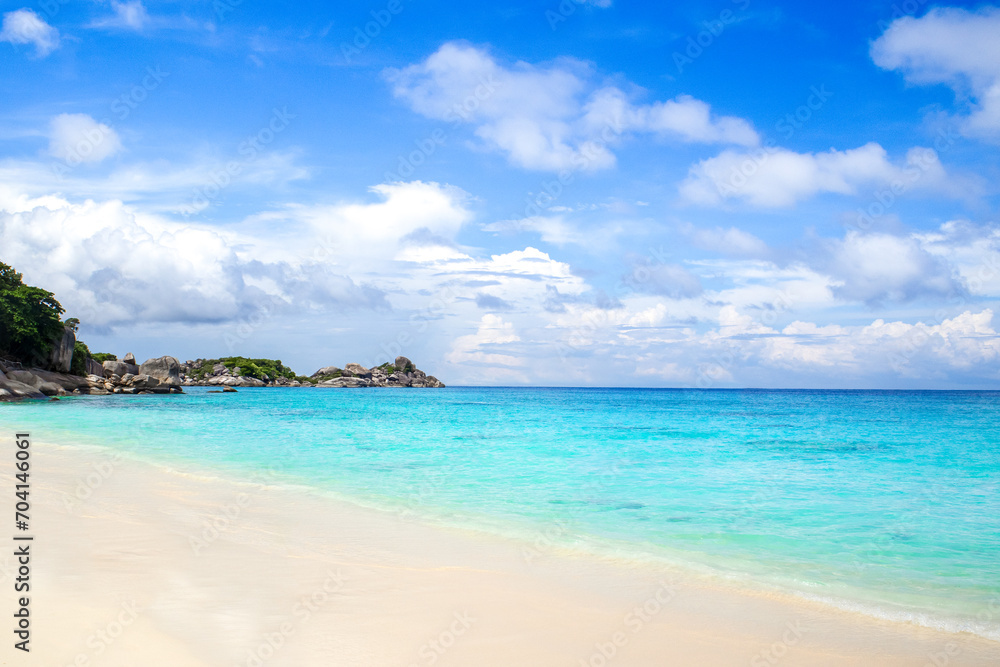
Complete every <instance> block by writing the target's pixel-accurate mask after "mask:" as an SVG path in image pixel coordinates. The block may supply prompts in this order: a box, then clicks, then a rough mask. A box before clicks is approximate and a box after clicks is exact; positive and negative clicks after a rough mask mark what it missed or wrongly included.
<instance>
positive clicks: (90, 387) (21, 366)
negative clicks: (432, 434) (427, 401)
mask: <svg viewBox="0 0 1000 667" xmlns="http://www.w3.org/2000/svg"><path fill="white" fill-rule="evenodd" d="M63 313H65V309H63V307H62V306H61V305H60V304H59V302H58V301H57V300H56V299H55V296H54V295H53V294H52V293H51V292H47V291H46V290H43V289H41V288H39V287H33V286H31V285H25V284H24V281H23V280H22V276H21V274H20V273H18V272H17V271H15V270H14V269H13V267H11V266H8V265H7V264H4V263H2V262H0V400H3V399H20V398H46V397H58V396H66V395H69V394H98V395H99V394H178V393H183V391H184V389H183V388H184V387H196V386H206V387H221V388H222V389H224V390H226V391H234V388H235V387H318V388H362V387H398V388H439V387H444V386H445V385H444V383H443V382H441V381H440V380H438V379H437V378H436V377H434V376H433V375H427V373H425V372H424V371H422V370H420V369H418V368H417V367H416V366H415V365H414V364H413V362H412V361H410V360H409V359H408V358H406V357H402V356H400V357H396V360H395V361H394V362H386V363H384V364H381V365H379V366H375V367H373V368H365V367H364V366H362V365H361V364H357V363H349V364H346V365H345V366H344V367H343V368H339V367H337V366H326V367H323V368H320V369H319V370H317V371H316V372H315V373H313V374H312V375H310V376H308V377H307V376H302V375H297V374H296V373H295V372H294V371H292V369H290V368H288V367H287V366H285V365H284V364H282V363H281V361H280V360H275V359H248V358H246V357H223V358H221V359H197V360H194V361H190V360H189V361H185V362H184V363H180V362H179V361H178V360H177V359H175V358H174V357H170V356H163V357H156V358H153V359H147V360H146V361H144V362H143V363H142V364H139V363H137V361H136V358H135V356H134V355H133V354H132V353H131V352H130V353H128V354H126V355H125V356H124V357H122V358H121V359H120V360H119V359H118V357H117V355H114V354H111V353H106V352H98V353H92V352H91V351H90V349H89V348H88V347H87V345H86V344H85V343H84V342H83V341H80V340H77V338H76V334H77V331H78V326H79V324H80V322H79V320H77V319H75V318H69V319H67V320H65V321H63V320H62V315H63Z"/></svg>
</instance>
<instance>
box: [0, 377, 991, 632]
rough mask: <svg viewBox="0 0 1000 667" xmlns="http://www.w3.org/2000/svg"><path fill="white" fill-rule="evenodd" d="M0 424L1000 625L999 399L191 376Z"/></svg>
mask: <svg viewBox="0 0 1000 667" xmlns="http://www.w3.org/2000/svg"><path fill="white" fill-rule="evenodd" d="M0 429H2V430H0V432H2V431H8V432H11V433H13V432H14V431H15V430H18V431H20V430H25V429H27V430H29V431H30V432H31V433H32V435H33V437H34V439H35V440H38V441H50V442H55V443H60V444H69V443H81V444H92V445H100V446H106V447H111V448H114V449H118V450H122V451H125V452H128V453H129V454H130V455H132V456H137V457H140V458H144V459H147V460H153V461H159V462H165V463H168V464H170V465H173V466H177V467H181V468H185V467H190V468H192V469H196V470H200V471H204V470H209V471H216V472H219V473H225V474H226V475H230V476H237V477H243V478H251V479H255V480H258V481H266V482H267V483H271V484H296V485H307V486H309V487H312V488H315V489H317V490H320V491H322V492H328V493H333V494H336V495H338V496H341V497H346V498H350V499H353V500H355V501H357V502H360V503H363V504H367V505H372V506H376V507H380V508H384V509H389V510H393V511H398V512H400V513H402V514H404V515H414V516H420V517H423V518H425V519H427V520H434V521H441V522H447V523H451V524H459V525H465V526H469V527H475V528H480V529H484V530H490V531H496V532H500V533H506V534H512V535H516V536H519V537H521V538H523V539H524V540H526V541H527V546H526V548H525V551H524V555H525V558H527V559H531V558H536V557H545V556H546V555H547V554H549V553H555V552H557V551H560V550H564V549H574V550H587V551H592V552H595V553H598V554H601V555H604V556H607V557H614V558H622V559H630V560H647V561H660V560H662V561H667V562H671V563H675V564H681V565H685V566H688V567H694V568H697V569H699V570H701V571H702V572H705V573H708V575H709V576H715V577H720V578H722V579H723V580H727V581H734V582H740V583H741V584H745V585H752V586H760V587H765V588H769V589H777V590H781V591H784V592H790V593H792V594H795V595H800V596H805V597H809V598H813V599H820V600H823V601H826V602H828V603H830V604H834V605H838V606H841V607H845V608H851V609H855V610H860V611H863V612H866V613H869V614H872V615H876V616H882V617H887V618H892V619H897V620H910V621H913V622H917V623H921V624H925V625H929V626H933V627H939V628H943V629H948V630H966V631H971V632H975V633H976V634H980V635H983V636H986V637H991V638H994V639H1000V392H904V391H764V390H731V391H730V390H706V391H701V390H646V389H546V388H448V389H441V390H426V391H415V390H409V391H407V390H338V389H292V388H289V389H257V390H253V389H242V390H240V392H239V393H237V394H226V395H222V394H209V393H207V389H204V388H192V389H189V390H188V393H187V394H186V395H183V396H131V397H128V396H114V397H78V398H69V399H64V400H62V401H60V402H58V403H55V402H52V403H46V402H23V403H8V404H0Z"/></svg>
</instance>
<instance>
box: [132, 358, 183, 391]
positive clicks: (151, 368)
mask: <svg viewBox="0 0 1000 667" xmlns="http://www.w3.org/2000/svg"><path fill="white" fill-rule="evenodd" d="M139 375H140V376H142V375H148V376H149V377H151V378H154V379H156V380H159V384H162V385H164V386H168V387H179V386H181V365H180V362H178V361H177V360H176V359H174V358H173V357H157V358H156V359H147V360H146V361H144V362H142V366H140V367H139Z"/></svg>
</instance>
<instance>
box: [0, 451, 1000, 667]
mask: <svg viewBox="0 0 1000 667" xmlns="http://www.w3.org/2000/svg"><path fill="white" fill-rule="evenodd" d="M33 447H37V459H36V466H37V469H38V472H39V474H38V477H37V478H36V484H37V491H36V493H37V495H36V496H35V498H34V500H35V503H36V507H37V509H36V512H37V513H38V514H39V518H38V525H39V528H38V535H39V542H41V543H42V544H44V545H45V550H43V551H41V552H40V556H39V558H38V564H37V571H38V572H39V577H40V579H39V580H40V581H47V583H46V584H44V585H43V584H40V588H41V590H40V591H39V592H38V593H37V596H38V605H37V606H36V609H37V611H36V612H35V613H36V614H37V620H36V623H37V627H38V632H37V635H36V636H37V637H38V644H39V646H38V648H39V652H41V653H42V654H43V655H46V656H49V657H50V659H52V660H54V661H56V662H53V664H60V665H63V664H72V663H73V660H74V659H75V656H76V655H79V654H80V653H84V654H88V655H90V659H91V660H94V662H93V664H118V663H116V662H113V661H111V660H112V657H113V656H114V660H120V659H123V658H125V657H126V656H127V657H129V658H134V657H137V656H140V655H141V656H143V657H144V659H145V660H144V663H145V664H174V665H178V664H179V665H187V664H191V665H202V664H204V665H214V664H230V665H244V664H248V665H253V664H254V662H253V660H251V659H250V655H251V653H252V652H253V651H255V650H257V649H258V648H260V647H261V646H265V648H264V649H263V653H268V652H269V650H268V649H267V648H266V647H267V646H270V644H269V643H268V642H267V641H266V640H267V638H268V636H270V638H271V639H274V640H275V642H277V638H278V637H279V636H280V637H281V638H282V641H281V646H280V647H271V649H272V652H273V656H272V657H269V658H267V659H266V660H263V661H262V663H261V664H267V665H272V664H273V665H284V664H288V665H292V664H295V665H312V664H329V663H328V662H326V661H325V660H326V659H328V658H329V656H330V655H333V654H332V653H330V651H333V650H335V649H336V650H337V653H336V655H339V656H341V659H340V661H338V664H359V665H361V664H403V665H410V664H413V665H421V664H432V663H431V662H430V660H431V658H433V664H443V665H447V664H456V665H457V664H498V665H499V664H518V663H520V664H567V665H578V664H584V665H587V664H594V665H598V664H611V663H612V662H613V663H614V664H660V663H661V662H662V660H663V656H665V655H667V656H671V660H670V662H676V663H677V664H736V663H738V664H776V662H771V661H770V660H771V659H772V658H778V657H779V656H778V653H781V654H782V656H784V655H785V654H787V656H788V657H787V660H788V662H789V664H805V665H811V664H817V665H820V664H866V663H867V664H870V662H871V660H872V659H873V658H875V657H876V656H877V658H878V660H879V664H889V665H894V664H899V665H904V664H925V663H926V662H928V661H929V660H930V659H931V658H930V657H929V656H940V655H943V656H945V657H946V658H947V660H948V664H949V665H978V664H990V663H991V662H995V661H996V660H997V659H998V657H1000V643H997V642H993V641H990V640H987V639H983V638H981V637H978V636H975V635H972V634H970V633H949V632H944V631H940V630H935V629H931V628H927V627H922V626H918V625H915V624H912V623H898V622H893V621H888V620H880V619H877V618H873V617H869V616H866V615H863V614H860V613H855V612H849V611H844V610H837V609H834V608H832V607H829V606H827V605H824V604H823V603H820V602H818V601H813V602H810V601H808V600H804V599H802V600H795V599H792V597H791V596H782V595H773V594H770V593H768V592H766V591H751V590H744V589H742V588H741V587H736V586H734V587H731V588H724V587H721V586H718V585H712V584H711V582H709V581H708V580H707V579H705V578H701V577H697V576H696V575H694V574H693V573H690V572H685V571H682V570H680V569H678V568H667V567H664V566H661V565H656V564H641V563H638V562H625V561H620V562H611V561H610V560H609V559H602V558H600V557H597V556H594V555H587V554H585V553H582V552H581V553H565V552H563V551H562V550H560V549H553V550H552V551H551V552H544V553H541V554H540V555H539V557H537V558H534V559H531V561H530V562H526V559H525V558H524V557H523V553H522V551H521V550H522V549H523V548H525V547H526V546H528V547H530V543H526V542H522V541H518V540H516V539H513V538H507V537H501V536H499V535H494V534H488V533H486V532H483V531H473V530H469V529H465V528H457V527H448V526H445V525H438V524H432V523H428V522H426V521H425V520H423V519H421V518H420V517H403V516H401V515H398V514H393V513H390V512H385V511H380V510H377V509H374V508H371V507H368V506H362V505H359V504H355V503H351V502H349V501H348V500H346V499H334V498H332V497H329V496H327V495H326V494H321V493H316V492H314V493H309V492H307V491H306V490H305V489H293V488H288V487H284V486H276V485H272V486H267V485H260V484H255V483H253V482H246V481H239V480H235V479H223V478H221V477H219V476H217V474H216V473H217V471H212V472H211V473H209V474H204V472H205V471H191V472H182V471H180V470H175V469H171V468H170V467H169V465H164V464H161V463H154V462H149V461H146V460H140V459H133V458H132V457H131V456H130V455H125V456H122V457H119V458H117V460H115V461H114V462H112V463H111V465H110V470H109V468H108V467H107V454H109V453H111V452H113V450H110V449H109V450H106V451H103V452H101V451H99V449H101V448H100V447H99V446H94V445H85V446H76V445H53V444H44V443H33ZM102 463H103V464H104V465H105V468H104V470H105V471H106V472H108V474H107V476H106V477H104V476H101V479H100V481H99V483H96V484H95V485H94V488H92V489H91V493H90V495H89V496H88V497H86V498H85V499H82V500H79V502H78V503H77V505H76V506H75V507H71V506H69V505H67V504H66V502H65V498H66V495H65V494H67V493H69V494H70V495H72V493H73V491H72V490H73V489H74V488H75V487H76V485H78V484H79V483H81V482H83V483H84V484H85V485H86V482H85V480H86V479H87V474H89V472H88V471H91V470H93V469H94V468H93V466H95V465H98V466H99V465H101V464H102ZM0 467H2V468H3V469H4V472H5V474H9V472H10V470H9V468H10V464H9V463H8V462H6V461H5V462H3V465H2V466H0ZM213 524H214V525H213ZM54 554H63V556H62V558H57V557H56V556H55V555H54ZM65 554H74V557H73V559H67V558H66V557H65ZM70 560H72V561H73V562H70ZM337 572H339V573H340V574H341V575H343V577H342V581H341V579H337V578H336V577H334V578H333V579H331V577H333V575H334V574H336V573H337ZM41 573H47V574H48V575H50V576H49V578H48V579H47V580H45V579H43V578H42V575H41ZM717 583H718V582H716V584H717ZM331 588H333V589H335V590H327V589H331ZM78 589H79V590H78ZM310 591H312V593H310ZM310 595H315V597H316V599H324V600H326V602H325V603H324V605H322V606H320V607H318V608H317V609H316V610H313V611H310V609H309V605H306V606H301V605H300V603H301V601H302V600H303V599H306V600H307V601H308V600H311V599H312V598H311V597H310ZM303 596H305V598H303ZM126 598H131V599H134V601H135V603H136V604H137V605H138V608H141V609H143V610H145V611H140V612H139V613H138V615H137V620H136V622H135V627H134V629H130V630H129V632H128V633H123V634H122V639H121V640H120V641H116V642H115V643H114V645H110V646H108V647H107V648H106V652H105V651H102V653H101V656H100V657H98V656H97V655H94V653H95V652H96V649H90V648H87V637H88V636H89V634H87V633H84V631H85V630H86V629H87V628H90V630H89V633H92V632H93V627H94V626H95V621H97V625H101V624H102V621H100V619H101V618H107V619H109V622H110V621H112V620H113V619H114V618H116V615H121V614H122V613H124V611H122V605H124V604H127V603H128V599H126ZM296 605H300V606H296ZM314 606H315V605H314ZM57 608H59V609H61V611H60V612H58V613H55V612H54V610H55V609H57ZM636 610H639V611H638V612H637V611H636ZM654 611H655V613H653V612H654ZM463 614H466V615H467V616H462V615H463ZM469 619H474V620H469ZM195 621H197V622H195ZM284 623H291V624H292V625H291V627H290V628H286V629H290V631H289V632H288V633H283V632H282V625H283V624H284ZM789 624H790V625H789ZM209 627H214V628H215V629H214V630H213V632H214V634H216V635H218V638H217V640H216V643H215V645H214V646H213V647H208V646H202V645H201V644H202V643H203V639H204V637H203V634H204V633H203V632H202V630H204V629H207V628H209ZM269 628H270V629H269ZM459 630H461V633H460V634H459ZM81 633H84V634H81ZM269 633H270V634H269ZM275 633H277V634H275ZM449 633H450V634H451V635H454V636H452V637H450V638H449ZM57 636H60V637H65V638H67V639H66V640H64V641H63V642H62V644H61V645H60V646H55V645H52V644H49V645H48V648H47V649H46V647H45V646H44V644H45V643H46V639H45V638H46V637H47V638H48V639H49V640H50V641H51V640H54V639H55V637H57ZM74 636H76V637H77V638H78V640H76V641H69V639H68V638H71V637H74ZM81 637H82V640H83V641H82V644H81V643H80V642H79V638H81ZM387 637H391V638H392V641H391V642H389V644H388V645H387V644H386V638H387ZM436 637H438V638H443V639H442V641H450V642H452V644H453V646H450V647H449V648H448V650H447V651H444V652H440V653H439V652H438V649H436V648H433V646H432V643H434V642H435V641H436V640H435V638H436ZM129 638H134V640H135V641H134V642H133V641H132V640H130V639H129ZM259 638H264V639H263V640H261V641H263V642H264V643H263V644H261V643H260V641H257V640H258V639H259ZM91 643H93V642H91ZM98 643H99V642H98ZM272 643H273V642H272ZM436 645H437V646H438V647H440V646H441V642H437V644H436ZM81 646H82V648H81ZM195 646H198V647H200V649H201V650H199V651H192V650H191V648H192V647H195ZM74 647H75V648H74ZM337 647H339V648H337ZM347 647H349V648H350V649H351V650H350V651H348V652H347V653H344V652H343V650H342V649H345V648H347ZM6 650H8V649H6V648H5V651H6ZM47 650H48V651H50V652H48V653H46V651H47ZM74 651H75V652H74ZM136 651H139V652H138V653H136ZM955 651H957V652H955ZM608 654H611V657H608ZM240 656H242V657H240ZM351 656H354V657H351ZM161 657H162V659H163V660H164V662H162V663H160V662H155V660H158V659H161ZM260 657H261V656H260V655H258V659H259V658H260ZM168 658H169V659H168ZM755 659H756V660H757V661H758V662H757V663H754V662H753V661H754V660H755ZM102 660H108V662H102ZM171 660H172V661H173V662H171ZM602 660H603V661H604V662H603V663H602ZM491 661H492V662H491ZM761 661H763V662H761ZM932 664H933V663H932Z"/></svg>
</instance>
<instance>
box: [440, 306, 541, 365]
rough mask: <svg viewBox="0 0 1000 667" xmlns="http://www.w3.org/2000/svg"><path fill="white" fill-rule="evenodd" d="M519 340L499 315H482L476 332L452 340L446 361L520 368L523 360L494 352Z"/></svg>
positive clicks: (512, 329) (511, 326)
mask: <svg viewBox="0 0 1000 667" xmlns="http://www.w3.org/2000/svg"><path fill="white" fill-rule="evenodd" d="M520 340H521V337H520V336H518V335H517V332H516V331H515V330H514V325H513V323H511V322H506V321H504V319H503V318H502V317H500V316H499V315H494V314H488V315H483V319H482V320H480V322H479V327H478V328H477V329H476V332H475V333H473V334H469V335H467V336H460V337H458V338H456V339H455V340H454V342H453V343H452V346H451V351H450V352H449V353H448V356H447V359H448V361H450V362H451V363H453V364H472V363H475V364H488V365H491V366H497V365H499V366H522V365H524V360H523V359H522V358H521V357H518V356H514V355H512V354H503V353H502V352H498V351H496V350H498V349H502V348H501V346H503V345H505V344H507V343H516V342H518V341H520Z"/></svg>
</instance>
